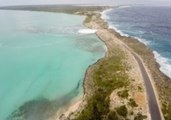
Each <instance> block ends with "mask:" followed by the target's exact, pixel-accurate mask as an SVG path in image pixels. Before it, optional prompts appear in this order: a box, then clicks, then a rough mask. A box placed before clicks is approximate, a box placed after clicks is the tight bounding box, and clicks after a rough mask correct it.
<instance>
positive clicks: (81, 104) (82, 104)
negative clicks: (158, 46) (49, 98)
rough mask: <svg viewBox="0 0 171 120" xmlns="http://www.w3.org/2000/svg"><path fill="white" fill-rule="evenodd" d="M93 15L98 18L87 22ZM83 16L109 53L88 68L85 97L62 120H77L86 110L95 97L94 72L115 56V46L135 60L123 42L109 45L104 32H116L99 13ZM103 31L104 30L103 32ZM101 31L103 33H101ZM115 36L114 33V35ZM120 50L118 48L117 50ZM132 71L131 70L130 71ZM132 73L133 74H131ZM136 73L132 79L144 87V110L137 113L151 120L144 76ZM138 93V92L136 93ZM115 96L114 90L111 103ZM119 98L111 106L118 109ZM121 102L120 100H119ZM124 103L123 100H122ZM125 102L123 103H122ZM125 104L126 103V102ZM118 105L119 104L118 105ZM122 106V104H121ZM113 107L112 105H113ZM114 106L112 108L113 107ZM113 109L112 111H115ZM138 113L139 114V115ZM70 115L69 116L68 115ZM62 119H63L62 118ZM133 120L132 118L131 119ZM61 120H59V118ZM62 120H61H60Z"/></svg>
mask: <svg viewBox="0 0 171 120" xmlns="http://www.w3.org/2000/svg"><path fill="white" fill-rule="evenodd" d="M91 14H93V16H96V17H97V18H94V20H90V21H89V20H87V19H89V17H90V16H89V15H91ZM79 15H80V13H79ZM81 15H85V16H87V18H86V19H85V21H84V25H85V26H86V27H88V28H90V29H96V30H97V32H96V35H97V36H98V37H99V39H100V40H102V41H103V42H104V43H105V45H106V47H107V49H108V50H107V52H106V54H105V56H104V57H103V58H101V59H99V60H98V61H97V62H96V63H94V64H93V65H90V66H89V67H88V69H87V71H86V74H85V79H84V84H83V87H84V96H83V98H81V100H79V101H78V102H75V103H74V104H71V106H70V107H69V110H68V111H67V112H64V113H62V114H61V115H60V116H62V120H63V119H64V120H65V119H75V118H77V117H78V116H79V114H80V111H82V110H83V109H84V108H85V106H86V104H87V102H86V101H87V99H89V98H90V97H91V96H92V95H93V93H94V89H93V86H94V83H93V80H92V76H93V75H92V74H93V71H95V69H97V68H98V66H99V64H100V62H101V61H103V60H104V59H106V58H110V57H112V56H113V54H114V53H113V47H116V45H114V44H118V45H119V51H122V52H125V54H127V55H128V56H129V57H130V58H129V59H131V60H134V57H133V56H132V55H131V54H130V51H129V52H127V51H126V49H127V48H125V46H124V45H123V43H122V42H121V41H118V40H117V41H116V42H115V43H114V44H113V42H111V43H110V44H111V45H114V46H113V47H112V46H111V45H110V44H108V38H107V39H106V38H105V37H103V36H102V33H103V32H104V30H106V32H109V31H114V30H112V29H110V28H108V24H107V23H106V22H105V21H104V20H103V19H101V15H100V13H99V12H95V13H93V12H88V13H86V12H84V13H81ZM91 19H93V18H91ZM97 19H100V22H98V23H97V24H96V23H93V22H94V21H96V20H97ZM102 29H103V30H102ZM100 30H101V31H100ZM99 31H100V32H99ZM101 32H102V33H101ZM114 32H115V31H114ZM112 34H113V33H112ZM107 35H109V34H108V33H107ZM109 36H111V34H110V35H109ZM114 37H116V36H114ZM117 49H118V48H117ZM131 60H129V64H130V65H131V64H132V63H131ZM133 66H134V67H136V68H135V71H138V72H137V73H138V74H140V71H139V67H138V64H137V63H136V61H135V64H134V65H133ZM130 71H131V70H130ZM135 71H133V74H135ZM130 73H131V72H130ZM137 73H136V75H133V74H132V73H131V75H129V76H131V77H132V79H134V78H138V80H141V81H140V83H138V82H139V81H138V82H137V81H136V82H135V84H136V85H137V83H138V85H139V84H140V86H141V87H142V91H143V92H142V91H141V92H142V93H140V97H142V98H141V99H142V100H140V102H139V103H141V104H142V106H140V107H141V108H140V109H142V110H140V111H139V110H138V109H137V110H135V111H138V112H141V113H143V114H146V116H147V117H146V118H147V120H148V119H150V114H149V111H148V103H147V102H146V101H147V97H146V96H147V95H146V92H144V91H145V88H144V86H142V85H143V81H142V75H138V74H137ZM131 87H133V86H131ZM132 91H133V94H135V91H136V90H132ZM136 92H137V91H136ZM130 94H132V93H130ZM115 96H117V95H116V91H115V90H114V92H112V94H111V98H110V99H111V101H112V99H113V98H114V97H115ZM131 96H132V97H135V96H136V95H131ZM137 96H139V95H138V94H137ZM116 99H117V98H115V99H113V100H114V101H112V102H114V103H112V102H111V104H114V105H113V106H114V107H116V102H115V100H116ZM138 99H140V98H138ZM119 100H120V99H119ZM119 100H117V102H118V101H119ZM121 101H122V100H121ZM122 102H123V101H122ZM124 102H125V101H124ZM75 104H77V105H78V104H79V105H78V106H76V108H74V111H73V110H72V109H71V108H72V107H73V106H74V105H75ZM117 104H118V103H117ZM119 104H120V103H119ZM111 106H112V105H111ZM113 106H112V107H113ZM112 107H111V109H113V108H112ZM129 109H131V108H129ZM138 112H137V113H138ZM68 113H69V114H68ZM60 118H61V117H60ZM130 118H131V117H130ZM132 118H133V117H132ZM58 119H59V118H58ZM58 119H56V120H58ZM59 120H60V119H59Z"/></svg>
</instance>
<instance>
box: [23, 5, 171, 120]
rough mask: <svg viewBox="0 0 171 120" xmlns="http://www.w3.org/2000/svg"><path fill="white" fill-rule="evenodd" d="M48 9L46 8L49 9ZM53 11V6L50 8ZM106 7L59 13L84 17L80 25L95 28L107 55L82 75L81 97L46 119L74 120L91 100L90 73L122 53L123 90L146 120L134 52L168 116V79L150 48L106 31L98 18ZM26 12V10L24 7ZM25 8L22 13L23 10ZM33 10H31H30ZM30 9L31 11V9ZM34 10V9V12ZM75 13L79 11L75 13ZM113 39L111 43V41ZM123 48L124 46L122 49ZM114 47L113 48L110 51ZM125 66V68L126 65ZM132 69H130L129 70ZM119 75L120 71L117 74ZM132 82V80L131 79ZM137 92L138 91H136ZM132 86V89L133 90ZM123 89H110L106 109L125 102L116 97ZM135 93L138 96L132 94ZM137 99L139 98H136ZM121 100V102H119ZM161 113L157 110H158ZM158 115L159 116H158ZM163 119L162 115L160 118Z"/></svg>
mask: <svg viewBox="0 0 171 120" xmlns="http://www.w3.org/2000/svg"><path fill="white" fill-rule="evenodd" d="M49 7H50V6H49ZM54 8H55V7H54ZM106 8H107V7H104V8H100V9H99V8H98V9H96V8H95V10H94V9H93V10H92V11H91V10H90V11H89V10H87V9H85V10H83V11H82V10H79V9H82V8H79V9H77V10H75V9H74V10H73V11H72V12H65V11H63V10H62V11H61V12H63V13H69V14H77V15H84V16H86V19H85V21H84V25H85V26H86V27H88V28H90V29H96V30H97V32H96V35H97V36H98V37H99V39H100V40H102V41H103V42H104V43H105V44H106V46H107V49H108V50H107V52H106V54H105V57H104V58H101V59H99V60H98V61H97V62H96V63H94V64H93V65H90V66H89V67H88V69H87V71H86V73H85V77H84V83H83V87H84V95H83V97H81V98H80V99H77V100H74V101H71V102H70V103H68V104H67V105H66V106H64V107H63V108H61V111H58V112H57V116H55V117H54V116H53V117H52V118H49V120H54V119H56V120H68V119H74V118H77V117H78V116H79V114H81V111H83V109H84V108H85V106H86V105H87V100H89V98H91V97H92V96H93V94H94V92H95V88H94V87H95V84H94V82H93V77H94V76H93V74H94V71H96V69H98V68H99V66H100V65H102V64H103V62H104V61H105V60H108V58H110V57H112V56H113V55H114V54H117V52H118V54H117V55H119V54H120V52H121V53H122V54H124V56H126V58H123V61H124V62H123V63H124V64H127V65H128V66H129V67H130V66H131V67H130V68H129V70H128V71H126V74H128V76H129V77H130V80H131V83H130V84H129V85H128V86H126V89H129V90H130V91H129V95H130V97H131V98H134V99H135V101H136V102H137V104H138V105H140V104H142V105H140V106H139V108H142V109H143V110H140V109H139V108H137V107H134V108H135V114H134V115H136V114H138V112H140V113H143V114H145V115H146V118H144V119H147V120H148V119H150V115H149V110H148V103H147V101H148V97H147V95H146V92H145V91H146V88H145V87H144V86H145V85H144V81H143V76H142V75H141V73H140V67H139V65H138V63H137V61H136V60H135V56H133V55H132V52H133V53H135V54H136V55H137V56H138V57H139V59H140V60H141V62H142V63H143V66H145V71H146V72H147V74H148V76H149V77H150V81H151V83H152V87H153V89H154V92H155V96H156V97H157V103H158V105H159V104H160V108H162V112H163V114H164V117H167V115H169V110H170V107H171V97H170V96H171V80H170V79H169V78H168V77H167V76H166V75H164V74H163V73H162V72H161V71H160V70H159V68H160V66H159V64H158V63H157V62H156V60H155V57H154V54H153V52H152V50H151V49H150V48H148V47H147V46H146V45H144V44H143V43H141V42H140V41H138V40H137V39H136V38H132V37H129V36H122V35H121V34H119V33H118V32H117V31H116V30H114V29H111V28H108V24H107V23H106V21H104V20H103V19H102V18H101V14H100V12H101V11H102V10H105V9H106ZM27 9H28V10H30V8H27ZM27 9H26V10H27ZM31 9H33V8H31ZM33 10H34V9H33ZM35 10H37V9H35ZM40 11H48V12H58V11H56V10H55V9H54V10H49V8H47V9H45V10H44V8H41V9H40ZM78 11H79V12H78ZM113 39H115V42H114V41H113ZM125 45H126V46H125ZM114 47H116V48H114ZM127 65H125V66H127ZM133 68H134V69H133ZM117 72H118V73H120V72H121V71H117ZM132 79H133V80H132ZM137 86H138V87H139V88H141V89H140V90H138V89H139V88H137ZM134 87H135V88H136V89H134ZM122 90H123V88H118V89H116V90H113V92H112V93H111V94H110V96H109V97H110V106H109V107H110V110H113V109H114V108H115V107H117V106H116V104H119V105H122V104H121V102H123V103H124V104H127V103H128V100H127V99H122V98H119V97H118V96H117V95H118V94H117V93H118V92H120V91H122ZM136 92H137V93H138V94H136ZM140 98H141V99H140ZM120 100H121V102H119V101H120ZM127 107H128V110H131V109H132V108H131V107H130V106H129V105H127ZM160 113H161V111H160ZM161 116H162V114H161ZM162 118H163V116H162ZM129 119H134V118H133V117H132V116H131V115H130V116H129Z"/></svg>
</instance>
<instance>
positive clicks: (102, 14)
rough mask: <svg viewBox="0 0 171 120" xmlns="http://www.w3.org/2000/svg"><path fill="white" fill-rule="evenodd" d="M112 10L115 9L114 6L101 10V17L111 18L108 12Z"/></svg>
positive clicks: (104, 18)
mask: <svg viewBox="0 0 171 120" xmlns="http://www.w3.org/2000/svg"><path fill="white" fill-rule="evenodd" d="M111 10H113V9H112V8H110V9H107V10H104V11H103V12H101V18H102V19H103V20H105V21H107V20H108V19H109V16H107V13H108V12H110V11H111Z"/></svg>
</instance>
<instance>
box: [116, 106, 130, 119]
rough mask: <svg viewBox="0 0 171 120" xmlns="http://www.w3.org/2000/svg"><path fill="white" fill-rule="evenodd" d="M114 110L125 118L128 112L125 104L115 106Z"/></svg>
mask: <svg viewBox="0 0 171 120" xmlns="http://www.w3.org/2000/svg"><path fill="white" fill-rule="evenodd" d="M116 111H117V113H118V114H119V115H120V116H123V117H125V118H126V116H127V114H128V110H127V108H126V106H125V105H122V106H120V107H117V108H116Z"/></svg>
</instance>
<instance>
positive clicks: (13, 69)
mask: <svg viewBox="0 0 171 120" xmlns="http://www.w3.org/2000/svg"><path fill="white" fill-rule="evenodd" d="M0 18H1V19H0V26H1V27H0V120H6V119H10V120H11V119H14V118H13V116H15V117H16V115H13V114H16V111H17V112H18V111H19V112H20V113H22V114H25V115H20V117H21V116H22V120H23V119H28V120H34V119H35V120H38V119H41V120H42V119H43V118H40V116H41V114H43V113H42V110H39V109H42V106H44V104H42V103H44V102H42V101H46V102H45V103H48V107H47V106H44V107H45V108H46V109H51V107H49V106H50V105H51V103H53V107H56V108H53V109H54V110H56V109H57V108H58V107H59V106H62V105H64V104H66V103H67V102H68V101H69V100H71V99H72V98H73V97H75V96H77V95H78V94H81V93H82V91H83V90H82V87H80V86H82V81H83V78H84V74H85V71H86V69H87V67H88V66H89V65H91V64H93V63H94V62H96V61H97V60H98V59H99V58H101V57H103V56H104V54H105V48H104V44H103V43H102V42H101V41H100V40H99V39H98V38H97V37H96V36H95V35H94V34H88V35H87V34H86V35H85V34H80V33H78V30H79V29H84V28H85V27H84V26H83V25H82V22H83V20H84V17H82V16H76V15H67V14H59V13H58V14H57V13H43V12H26V11H0ZM33 101H36V102H33ZM32 103H33V104H32ZM35 103H40V104H38V105H37V104H36V105H37V107H36V110H35V106H34V104H35ZM28 104H29V106H28ZM49 104H50V105H49ZM54 104H55V105H56V106H55V105H54ZM46 105H47V104H46ZM25 106H26V107H25ZM30 106H31V107H30ZM25 108H26V109H25ZM33 108H34V112H39V116H38V115H37V116H34V114H31V113H30V112H31V111H32V110H33ZM29 109H30V110H29ZM21 111H22V112H21ZM32 112H33V111H32ZM43 112H47V111H46V110H43ZM37 114H38V113H37ZM17 115H18V113H17ZM30 115H31V116H30ZM9 116H10V117H9Z"/></svg>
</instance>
